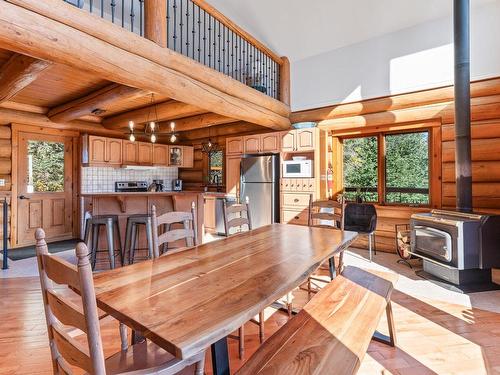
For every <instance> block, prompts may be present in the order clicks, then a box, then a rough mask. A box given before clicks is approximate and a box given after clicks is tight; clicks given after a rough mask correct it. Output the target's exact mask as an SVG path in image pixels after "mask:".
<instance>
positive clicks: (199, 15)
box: [198, 8, 201, 62]
mask: <svg viewBox="0 0 500 375" xmlns="http://www.w3.org/2000/svg"><path fill="white" fill-rule="evenodd" d="M198 62H201V8H198Z"/></svg>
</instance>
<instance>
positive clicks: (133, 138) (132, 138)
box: [128, 134, 135, 142]
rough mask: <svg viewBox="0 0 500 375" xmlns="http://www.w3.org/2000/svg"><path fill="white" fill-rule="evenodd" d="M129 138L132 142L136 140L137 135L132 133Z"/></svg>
mask: <svg viewBox="0 0 500 375" xmlns="http://www.w3.org/2000/svg"><path fill="white" fill-rule="evenodd" d="M128 139H129V140H130V142H135V135H133V134H130V137H128Z"/></svg>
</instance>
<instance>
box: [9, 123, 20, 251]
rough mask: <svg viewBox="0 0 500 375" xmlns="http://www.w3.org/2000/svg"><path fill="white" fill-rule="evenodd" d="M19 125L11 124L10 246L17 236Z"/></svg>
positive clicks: (15, 242) (15, 241)
mask: <svg viewBox="0 0 500 375" xmlns="http://www.w3.org/2000/svg"><path fill="white" fill-rule="evenodd" d="M19 128H20V127H19V126H18V125H16V124H12V127H11V130H12V170H11V176H12V177H11V178H12V188H11V190H12V198H11V202H10V210H11V212H10V246H11V248H13V247H16V245H17V242H18V238H17V203H18V202H17V195H18V186H17V185H18V173H17V168H18V157H17V155H18V152H19Z"/></svg>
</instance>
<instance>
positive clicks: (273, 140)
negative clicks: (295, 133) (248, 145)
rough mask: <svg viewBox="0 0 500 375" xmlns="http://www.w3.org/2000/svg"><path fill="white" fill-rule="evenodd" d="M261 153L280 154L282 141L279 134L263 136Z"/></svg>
mask: <svg viewBox="0 0 500 375" xmlns="http://www.w3.org/2000/svg"><path fill="white" fill-rule="evenodd" d="M260 144H261V146H262V147H261V151H262V152H279V151H280V141H279V134H278V133H269V134H262V135H261V141H260Z"/></svg>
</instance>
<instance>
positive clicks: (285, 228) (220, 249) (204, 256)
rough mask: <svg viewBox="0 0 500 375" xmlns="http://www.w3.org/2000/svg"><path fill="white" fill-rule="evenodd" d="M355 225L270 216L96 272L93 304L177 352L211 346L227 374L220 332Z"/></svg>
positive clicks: (313, 264) (342, 244) (219, 369)
mask: <svg viewBox="0 0 500 375" xmlns="http://www.w3.org/2000/svg"><path fill="white" fill-rule="evenodd" d="M356 236H357V233H355V232H348V231H340V230H333V229H327V228H311V227H305V226H298V225H289V224H272V225H268V226H264V227H261V228H258V229H255V230H252V231H250V232H246V233H240V234H237V235H234V236H231V237H228V238H224V239H222V240H218V241H214V242H210V243H206V244H203V245H199V246H195V247H193V248H190V249H187V250H186V251H182V252H178V253H174V254H171V255H168V253H167V255H165V256H162V257H160V258H157V259H154V260H148V261H144V262H141V263H137V264H134V265H131V266H127V267H123V268H118V269H114V270H110V271H105V272H102V273H99V274H96V275H95V277H94V285H95V290H96V298H97V303H98V306H99V308H101V309H102V310H104V311H105V312H107V313H109V314H110V315H112V316H113V317H114V318H116V319H118V320H119V321H121V322H123V323H125V324H126V325H128V326H129V327H131V328H132V329H134V330H136V331H139V332H141V333H142V335H144V336H145V337H146V338H147V339H150V340H152V341H153V342H154V343H156V344H157V345H159V346H160V347H162V348H164V349H165V350H167V351H168V352H170V353H172V354H173V355H175V356H176V357H177V358H179V359H184V358H187V357H190V356H192V355H194V354H197V353H199V352H200V351H203V350H206V349H208V347H210V346H211V350H212V365H213V369H214V374H216V375H220V374H229V358H228V350H227V336H228V335H229V334H231V333H232V332H233V331H235V330H237V329H238V328H239V327H240V326H242V325H243V324H244V323H245V322H247V321H248V320H249V319H251V318H252V317H253V316H255V315H257V314H258V313H259V312H260V311H262V310H263V309H264V308H266V307H267V306H269V305H270V304H272V303H273V302H274V301H276V300H277V299H279V298H281V297H282V296H284V295H286V294H287V293H288V292H290V291H292V290H293V289H295V288H297V287H298V286H299V285H300V284H301V283H303V282H304V281H305V280H306V279H307V277H308V276H309V275H310V274H312V273H313V272H314V271H315V270H316V269H317V268H318V267H319V266H320V265H321V264H322V263H323V262H324V261H325V260H327V259H329V258H331V257H333V256H334V255H335V254H337V253H339V252H340V251H342V250H344V249H345V248H347V247H348V246H349V245H350V244H351V243H352V242H353V241H354V239H355V238H356Z"/></svg>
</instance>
